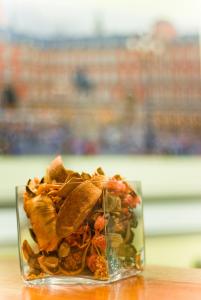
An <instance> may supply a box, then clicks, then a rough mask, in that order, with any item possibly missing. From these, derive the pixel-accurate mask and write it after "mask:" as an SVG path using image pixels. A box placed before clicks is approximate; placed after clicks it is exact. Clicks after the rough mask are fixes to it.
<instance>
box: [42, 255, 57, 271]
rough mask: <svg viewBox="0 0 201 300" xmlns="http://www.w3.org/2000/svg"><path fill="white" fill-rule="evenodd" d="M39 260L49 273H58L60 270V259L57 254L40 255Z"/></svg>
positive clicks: (44, 269)
mask: <svg viewBox="0 0 201 300" xmlns="http://www.w3.org/2000/svg"><path fill="white" fill-rule="evenodd" d="M38 262H39V265H40V267H41V269H42V270H43V271H44V272H45V273H47V274H51V275H52V274H56V273H58V271H59V267H58V265H59V259H58V258H57V257H55V256H39V257H38Z"/></svg>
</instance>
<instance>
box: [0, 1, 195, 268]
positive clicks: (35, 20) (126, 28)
mask: <svg viewBox="0 0 201 300" xmlns="http://www.w3.org/2000/svg"><path fill="white" fill-rule="evenodd" d="M200 10H201V3H200V2H199V0H177V1H173V0H169V1H168V2H164V1H162V0H155V1H152V0H136V1H134V2H133V1H132V0H124V1H123V0H107V1H106V0H97V1H92V0H85V1H81V0H73V1H66V0H59V1H58V0H57V1H56V0H40V1H39V0H0V256H1V257H5V256H10V257H14V256H17V233H16V217H15V190H14V187H15V186H16V185H23V184H25V183H26V181H27V179H28V178H30V177H34V176H42V175H43V174H44V171H45V169H46V167H47V165H48V163H49V162H50V161H51V160H52V159H53V158H54V156H55V155H57V154H62V156H63V160H64V163H65V165H66V167H68V168H74V169H77V170H78V171H82V170H84V171H93V170H95V169H96V168H97V167H98V166H102V167H103V168H104V169H105V171H106V172H107V173H108V174H109V175H112V174H114V173H121V174H122V175H123V176H125V177H127V178H129V179H134V180H140V181H141V182H142V188H143V194H144V197H143V198H144V218H145V235H146V259H147V263H148V264H156V265H168V266H181V267H201V217H200V216H201V176H200V174H201V76H200V74H201V72H200V70H201V59H200V58H201V48H200V41H201V38H200V32H201V24H200V20H199V14H200ZM178 257H179V259H178Z"/></svg>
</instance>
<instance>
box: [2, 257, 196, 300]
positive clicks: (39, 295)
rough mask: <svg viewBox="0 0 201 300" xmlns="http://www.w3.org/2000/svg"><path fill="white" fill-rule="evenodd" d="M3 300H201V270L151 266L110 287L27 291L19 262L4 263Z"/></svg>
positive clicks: (72, 287)
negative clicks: (139, 274) (136, 275)
mask: <svg viewBox="0 0 201 300" xmlns="http://www.w3.org/2000/svg"><path fill="white" fill-rule="evenodd" d="M0 299H1V300H8V299H9V300H18V299H23V300H36V299H43V300H46V299H48V300H49V299H50V300H51V299H54V300H59V299H67V300H68V299H70V300H76V299H79V300H103V299H104V300H108V299H109V300H117V299H123V300H127V299H132V300H135V299H136V300H138V299H139V300H144V299H145V300H147V299H148V300H166V299H168V300H180V299H181V300H187V299H188V300H200V299H201V270H198V269H178V268H170V267H159V266H147V267H146V268H145V271H144V272H143V274H142V275H141V276H138V277H131V278H129V279H124V280H120V281H118V282H115V283H112V284H108V285H95V286H94V285H93V286H91V285H65V286H62V285H60V286H59V285H54V286H40V287H38V286H37V287H36V286H35V287H27V286H24V285H23V282H22V280H21V277H20V273H19V265H18V261H17V259H14V258H12V259H11V258H10V259H2V258H1V259H0Z"/></svg>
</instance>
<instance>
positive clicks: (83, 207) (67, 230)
mask: <svg viewBox="0 0 201 300" xmlns="http://www.w3.org/2000/svg"><path fill="white" fill-rule="evenodd" d="M101 194H102V190H101V189H100V188H99V187H97V186H95V185H94V184H93V183H92V182H91V181H90V180H86V181H84V182H82V183H81V184H80V185H79V186H78V187H77V188H75V189H74V190H73V192H72V193H70V195H69V197H67V198H66V200H65V202H64V204H63V205H62V207H61V209H60V211H59V213H58V218H57V223H56V231H57V235H58V237H59V238H64V237H67V236H68V235H69V234H71V233H72V232H74V231H76V230H77V228H79V227H80V225H81V224H82V223H83V221H84V220H85V218H86V217H87V215H88V214H89V213H90V211H91V209H92V208H93V207H94V205H95V204H96V202H97V200H98V198H99V197H100V196H101Z"/></svg>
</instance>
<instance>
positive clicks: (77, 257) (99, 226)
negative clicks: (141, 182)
mask: <svg viewBox="0 0 201 300" xmlns="http://www.w3.org/2000/svg"><path fill="white" fill-rule="evenodd" d="M23 201H24V210H25V212H26V215H27V218H28V219H29V223H30V228H29V232H30V236H31V238H32V240H33V242H34V243H35V247H34V250H33V246H32V247H31V245H30V244H29V243H28V241H27V239H25V240H24V241H23V243H22V252H23V256H24V259H25V260H26V262H27V264H28V267H29V270H28V273H27V275H26V279H27V280H32V279H36V278H43V277H47V276H51V275H52V276H56V275H59V276H89V277H92V276H93V278H94V279H98V280H108V278H109V276H110V273H111V272H114V271H115V270H118V268H119V267H121V268H132V267H134V268H136V269H139V270H140V269H141V268H142V266H141V263H140V262H141V258H140V254H139V253H138V252H137V250H136V248H135V245H134V242H133V241H134V230H133V229H134V228H136V227H137V226H138V221H137V218H136V216H135V212H134V211H135V208H136V207H137V206H138V205H139V204H140V203H141V198H140V196H139V195H137V193H136V191H135V190H134V189H133V188H131V187H130V186H129V184H128V183H127V182H126V181H125V180H124V179H123V178H122V177H121V176H120V175H115V176H113V177H112V178H109V177H107V176H106V175H105V173H104V172H103V170H102V169H101V168H98V169H97V171H96V172H95V173H94V174H92V175H90V174H88V173H84V172H82V173H81V174H80V173H77V172H74V171H72V170H68V169H66V168H65V167H64V165H63V162H62V159H61V157H60V156H57V157H56V158H55V159H54V160H53V161H52V162H51V164H50V165H49V167H48V168H47V171H46V174H45V176H44V177H43V178H42V179H41V180H40V179H38V178H34V179H30V180H29V181H28V182H27V185H26V191H25V192H24V195H23ZM32 244H33V243H32ZM36 245H37V247H36ZM36 249H37V251H36Z"/></svg>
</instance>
